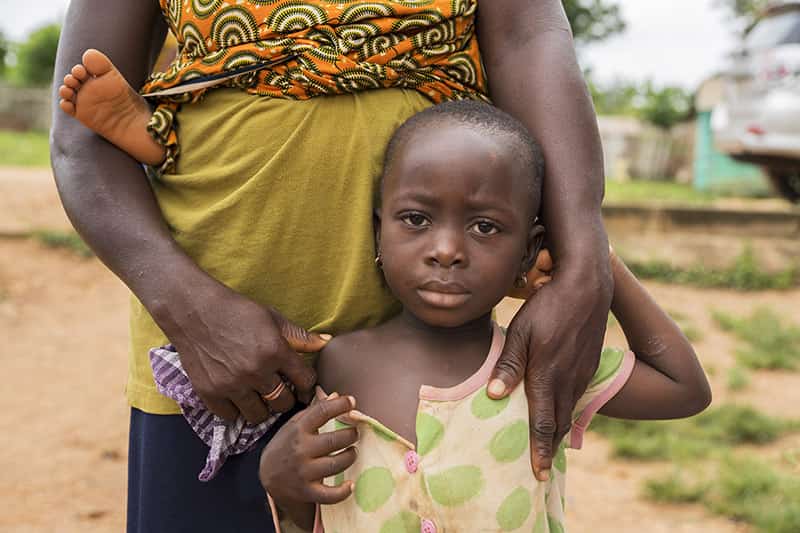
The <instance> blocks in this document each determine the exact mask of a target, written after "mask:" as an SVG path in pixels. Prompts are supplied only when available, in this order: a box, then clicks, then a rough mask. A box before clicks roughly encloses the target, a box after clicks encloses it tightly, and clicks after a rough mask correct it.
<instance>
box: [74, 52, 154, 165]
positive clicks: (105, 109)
mask: <svg viewBox="0 0 800 533" xmlns="http://www.w3.org/2000/svg"><path fill="white" fill-rule="evenodd" d="M81 59H82V63H80V64H78V65H75V66H74V67H72V70H71V71H70V73H69V74H67V75H66V76H64V84H63V85H61V87H59V88H58V95H59V96H60V97H61V100H59V102H58V105H59V107H60V108H61V109H62V110H63V111H64V112H65V113H68V114H69V115H72V116H73V117H75V118H76V119H78V120H79V121H80V122H81V123H82V124H83V125H84V126H86V127H88V128H89V129H91V130H92V131H94V132H95V133H97V134H99V135H102V136H103V137H105V138H106V139H107V140H108V141H109V142H111V143H112V144H115V145H116V146H117V147H119V148H121V149H122V150H125V151H126V152H127V153H128V154H130V155H131V156H133V157H134V158H136V159H137V160H138V161H140V162H142V163H145V164H148V165H157V164H159V163H161V162H162V161H163V160H164V157H165V155H166V151H165V149H164V147H163V146H161V145H160V144H158V143H157V142H156V141H155V140H154V139H153V138H152V137H151V136H150V134H149V133H148V132H147V123H148V121H149V120H150V117H151V116H152V111H151V110H150V107H149V106H148V105H147V102H145V100H144V98H143V97H142V96H141V95H139V94H138V93H137V92H136V91H134V90H133V88H132V87H131V86H130V85H129V84H128V82H127V81H126V80H125V78H124V77H123V76H122V74H121V73H120V71H119V70H117V68H116V67H115V66H114V64H113V63H112V62H111V60H110V59H109V58H108V57H107V56H106V55H105V54H103V53H102V52H100V51H98V50H94V49H89V50H86V52H84V53H83V57H82V58H81Z"/></svg>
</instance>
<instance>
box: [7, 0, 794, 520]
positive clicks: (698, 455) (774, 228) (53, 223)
mask: <svg viewBox="0 0 800 533" xmlns="http://www.w3.org/2000/svg"><path fill="white" fill-rule="evenodd" d="M68 3H69V2H68V0H42V1H39V2H28V3H24V2H21V1H18V0H12V1H9V0H0V7H2V8H4V9H2V12H3V13H4V17H3V18H2V19H0V375H3V376H4V377H5V381H6V383H7V384H6V385H5V386H4V387H2V388H1V389H0V405H2V406H3V409H2V411H0V435H2V436H3V437H2V441H0V442H2V446H3V451H4V453H3V454H2V455H0V471H2V472H3V476H2V477H0V530H2V531H115V530H117V531H118V530H121V529H123V527H124V509H125V479H126V470H125V468H126V465H125V457H126V453H127V419H128V409H127V406H126V404H125V400H124V397H123V382H124V379H125V375H126V365H127V363H126V358H127V354H126V350H127V300H128V298H129V294H128V292H127V290H126V289H125V287H124V286H123V285H122V284H121V283H120V282H119V281H117V280H116V279H115V278H114V277H113V276H112V275H111V274H110V273H109V272H108V271H107V270H105V268H104V267H103V266H102V265H101V264H100V263H99V262H98V261H97V260H96V259H95V258H93V256H92V253H91V251H90V250H89V249H88V248H87V247H86V246H85V245H84V244H83V242H82V241H81V239H80V237H79V236H78V235H77V234H76V233H75V232H74V230H72V228H71V225H70V224H69V221H68V220H67V219H66V216H65V215H64V213H63V210H62V209H61V205H60V203H59V200H58V195H57V192H56V189H55V185H54V182H53V179H52V174H51V171H50V168H49V155H48V129H49V124H50V121H51V113H52V108H53V100H52V92H51V89H50V85H51V83H52V73H53V63H54V58H55V52H56V48H57V44H58V38H59V34H60V24H61V22H62V20H63V15H64V13H65V12H66V9H67V6H68ZM563 3H564V7H565V9H566V12H567V15H568V17H569V19H570V22H571V24H572V27H573V32H574V35H575V40H576V46H577V52H578V56H579V59H580V62H581V66H582V68H583V69H584V72H585V75H586V79H587V82H588V86H589V89H590V91H591V95H592V98H593V100H594V104H595V108H596V110H597V114H598V123H599V127H600V132H601V136H602V140H603V149H604V153H605V176H606V200H605V205H604V216H605V220H606V224H607V228H608V231H609V235H610V237H611V241H612V243H613V244H614V245H615V247H616V249H617V251H618V253H619V254H620V255H621V256H622V257H623V258H624V259H625V260H626V262H627V263H628V264H629V265H630V266H631V268H632V269H633V270H634V272H635V273H637V274H638V275H639V276H640V277H641V278H643V279H644V280H645V283H646V284H647V286H648V288H649V289H650V290H651V291H652V292H653V293H654V295H655V297H656V299H657V300H659V302H661V303H662V305H663V306H664V307H665V308H666V309H667V310H668V311H669V312H670V313H671V314H672V316H673V317H674V318H675V320H676V321H678V322H679V323H680V324H681V326H682V327H683V328H684V331H685V332H686V335H687V336H688V337H689V338H690V340H692V341H693V343H694V344H695V346H696V349H697V352H698V354H699V355H700V358H701V360H702V362H703V365H704V367H705V369H706V372H707V373H708V375H709V377H710V380H711V382H712V386H713V389H714V404H713V406H712V408H711V409H709V410H708V411H707V412H706V413H704V414H703V415H701V416H699V417H697V418H695V419H692V420H689V421H681V422H660V423H621V422H616V421H609V420H605V419H599V420H597V421H596V423H593V428H594V432H593V433H592V434H591V435H590V436H589V438H588V439H587V442H586V445H585V447H584V450H582V451H580V452H574V453H572V454H571V456H570V485H571V490H570V496H569V498H568V501H567V509H568V524H569V527H570V528H571V531H575V532H582V531H593V532H601V533H602V532H606V531H607V532H612V531H613V532H634V531H637V532H638V531H641V530H642V529H643V528H647V529H648V530H651V531H671V532H674V531H681V532H683V531H686V532H694V531H697V532H700V531H703V532H705V531H714V532H717V531H718V532H734V531H737V532H740V531H748V532H749V531H759V532H774V533H797V532H800V207H798V205H797V203H798V202H800V1H795V2H786V1H784V2H770V1H763V0H673V1H671V2H656V1H653V0H644V1H643V0H565V1H564V2H563ZM120 15H121V16H123V15H124V14H122V13H121V14H120ZM175 47H176V43H175V41H174V39H172V38H168V39H167V42H166V43H165V48H164V51H163V53H162V57H161V59H160V67H157V68H161V67H163V65H165V64H166V63H167V62H168V61H169V60H170V58H171V56H172V55H173V54H174V53H175ZM516 305H518V303H517V302H515V301H511V300H509V301H506V302H504V303H503V304H502V306H501V308H500V310H499V317H500V319H501V320H502V321H507V320H509V319H510V316H512V314H513V311H514V310H515V308H516ZM608 342H609V343H610V344H616V345H619V344H621V343H623V342H624V338H623V337H622V334H621V331H620V330H619V327H618V326H617V325H616V322H615V321H614V319H613V317H610V318H609V323H608ZM198 470H199V467H198Z"/></svg>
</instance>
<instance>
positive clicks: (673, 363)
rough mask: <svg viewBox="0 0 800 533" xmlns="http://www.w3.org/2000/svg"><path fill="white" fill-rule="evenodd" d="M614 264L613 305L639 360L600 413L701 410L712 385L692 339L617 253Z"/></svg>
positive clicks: (676, 414)
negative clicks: (693, 347) (690, 342)
mask: <svg viewBox="0 0 800 533" xmlns="http://www.w3.org/2000/svg"><path fill="white" fill-rule="evenodd" d="M611 269H612V271H613V273H614V300H613V302H612V303H611V310H612V311H613V312H614V316H615V317H617V321H619V324H620V326H622V331H624V332H625V337H626V338H627V339H628V345H629V346H630V348H631V350H633V352H634V353H635V354H636V364H635V365H634V367H633V372H632V373H631V376H630V378H629V379H628V381H627V382H626V383H625V386H624V387H622V389H621V390H620V391H619V392H618V393H617V394H616V395H615V396H614V398H612V399H611V400H610V401H609V402H608V403H606V404H605V406H603V408H602V409H600V413H602V414H604V415H608V416H614V417H617V418H635V419H659V418H680V417H685V416H691V415H694V414H697V413H699V412H700V411H702V410H703V409H705V408H706V407H708V405H709V404H710V403H711V389H710V388H709V386H708V380H707V379H706V376H705V373H704V372H703V369H702V367H701V366H700V362H699V361H698V360H697V356H696V355H695V353H694V350H693V349H692V346H691V344H689V341H688V340H687V339H686V336H684V334H683V333H682V332H681V330H680V328H679V327H678V325H677V324H675V322H674V321H673V320H672V319H671V318H670V317H669V316H668V315H667V313H665V312H664V310H663V309H661V307H659V305H658V304H657V303H656V302H655V300H653V298H651V297H650V295H649V294H648V293H647V290H646V289H645V288H644V287H643V286H642V284H641V283H639V281H638V280H637V279H636V278H635V277H634V275H633V274H631V272H630V270H628V268H627V267H626V266H625V265H624V264H623V262H622V261H621V260H620V259H619V258H617V257H616V256H615V255H613V254H612V258H611Z"/></svg>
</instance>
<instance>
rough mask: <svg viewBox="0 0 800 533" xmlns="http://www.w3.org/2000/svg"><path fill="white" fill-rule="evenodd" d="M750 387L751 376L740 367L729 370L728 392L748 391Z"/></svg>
mask: <svg viewBox="0 0 800 533" xmlns="http://www.w3.org/2000/svg"><path fill="white" fill-rule="evenodd" d="M749 385H750V375H749V374H748V373H747V371H746V370H744V369H743V368H742V367H740V366H734V367H731V369H730V370H728V390H731V391H733V392H736V391H740V390H744V389H746V388H747V387H748V386H749Z"/></svg>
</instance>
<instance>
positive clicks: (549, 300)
mask: <svg viewBox="0 0 800 533" xmlns="http://www.w3.org/2000/svg"><path fill="white" fill-rule="evenodd" d="M595 264H597V265H598V266H601V264H598V263H595ZM612 287H613V284H612V282H611V279H610V276H609V273H608V262H607V261H606V262H605V268H598V269H597V271H596V272H594V273H591V272H586V271H583V272H580V273H575V274H572V273H570V272H560V273H559V274H558V275H556V276H555V277H554V279H553V280H552V281H551V282H550V283H548V284H546V285H543V286H542V287H541V288H540V289H539V290H538V291H537V293H536V296H535V297H534V298H531V299H529V300H527V301H526V302H525V304H524V305H523V306H522V308H520V310H519V311H518V312H517V314H516V316H515V317H514V319H513V320H512V321H511V324H510V325H509V328H508V333H507V335H506V343H505V347H504V348H503V353H502V355H501V356H500V359H499V361H498V362H497V365H496V366H495V369H494V373H493V375H492V379H491V380H490V383H489V391H488V392H489V396H491V397H492V398H502V397H503V396H506V395H507V394H508V393H509V392H510V391H511V390H512V389H513V388H514V387H516V386H517V385H518V384H519V382H520V381H522V380H523V379H524V380H525V392H526V394H527V397H528V406H529V415H530V428H531V430H530V431H531V434H530V438H531V464H532V466H533V470H534V474H535V475H536V477H537V479H539V480H545V479H547V478H548V477H549V471H550V466H551V464H552V457H553V452H554V450H556V449H557V448H558V444H559V443H560V442H561V439H563V438H564V435H566V433H567V431H569V428H570V424H571V415H572V410H573V409H574V406H575V402H576V401H577V399H578V398H579V397H580V396H581V394H583V392H584V391H585V390H586V387H587V385H588V384H589V381H590V380H591V378H592V376H593V375H594V372H595V370H596V369H597V364H598V362H599V359H600V350H601V347H602V342H603V337H604V334H605V328H606V322H607V320H608V309H609V305H610V294H611V293H612Z"/></svg>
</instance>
